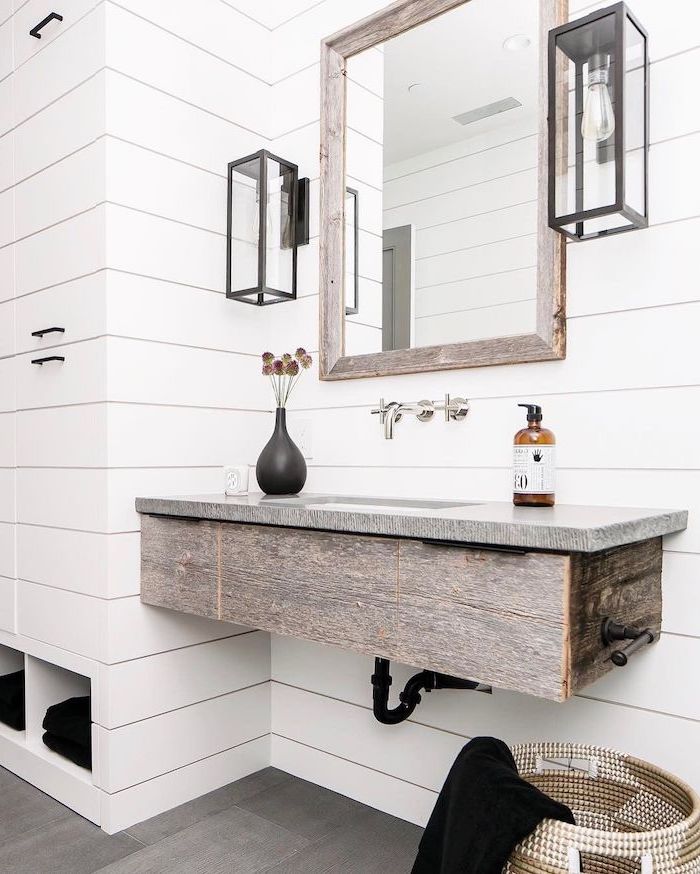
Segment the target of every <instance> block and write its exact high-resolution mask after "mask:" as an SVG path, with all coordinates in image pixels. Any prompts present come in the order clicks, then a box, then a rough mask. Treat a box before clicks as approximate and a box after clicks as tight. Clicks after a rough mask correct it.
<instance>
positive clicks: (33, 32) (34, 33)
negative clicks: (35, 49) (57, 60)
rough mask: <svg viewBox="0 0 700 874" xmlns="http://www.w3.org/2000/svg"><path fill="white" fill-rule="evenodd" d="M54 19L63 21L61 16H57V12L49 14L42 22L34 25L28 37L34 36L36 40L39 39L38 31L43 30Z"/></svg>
mask: <svg viewBox="0 0 700 874" xmlns="http://www.w3.org/2000/svg"><path fill="white" fill-rule="evenodd" d="M54 19H55V20H56V21H63V16H62V15H59V14H58V12H50V13H49V14H48V15H47V16H46V18H45V19H44V20H43V21H40V22H39V23H38V24H36V25H34V27H33V28H32V29H31V30H30V31H29V36H35V37H36V38H37V39H41V34H40V33H39V31H40V30H42V29H43V28H45V27H46V25H47V24H48V23H49V22H50V21H54Z"/></svg>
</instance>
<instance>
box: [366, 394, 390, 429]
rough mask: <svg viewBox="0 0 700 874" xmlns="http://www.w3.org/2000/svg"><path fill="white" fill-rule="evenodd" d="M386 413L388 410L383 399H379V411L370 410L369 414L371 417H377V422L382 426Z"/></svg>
mask: <svg viewBox="0 0 700 874" xmlns="http://www.w3.org/2000/svg"><path fill="white" fill-rule="evenodd" d="M387 412H388V408H387V407H386V406H385V405H384V398H380V399H379V409H378V410H370V413H371V414H372V415H373V416H379V421H380V423H381V424H382V425H383V424H384V420H385V419H386V414H387Z"/></svg>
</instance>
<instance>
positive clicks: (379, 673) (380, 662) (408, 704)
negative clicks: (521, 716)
mask: <svg viewBox="0 0 700 874" xmlns="http://www.w3.org/2000/svg"><path fill="white" fill-rule="evenodd" d="M390 669H391V662H390V661H389V659H381V658H376V659H375V660H374V673H373V674H372V687H373V690H374V691H373V693H372V701H373V712H374V716H375V719H377V720H378V721H379V722H383V723H384V725H398V723H399V722H403V721H404V720H405V719H408V717H409V716H410V715H411V714H412V713H413V711H414V710H415V709H416V707H417V706H418V705H419V704H420V702H421V695H420V692H421V689H425V691H426V692H432V691H433V689H468V690H475V691H478V692H487V693H488V694H491V687H490V686H484V685H483V684H482V683H477V682H476V681H474V680H462V679H461V678H459V677H450V676H448V675H447V674H439V673H437V672H436V671H421V672H420V673H419V674H414V676H412V677H411V679H410V680H409V681H408V682H407V683H406V686H405V687H404V690H403V692H401V693H400V694H399V702H400V703H399V704H398V705H397V706H396V707H393V708H391V707H389V687H390V686H391V682H392V680H391V674H390V673H389V671H390Z"/></svg>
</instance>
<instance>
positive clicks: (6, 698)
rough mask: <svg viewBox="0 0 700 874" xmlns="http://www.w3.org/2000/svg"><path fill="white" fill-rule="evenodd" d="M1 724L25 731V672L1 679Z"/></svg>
mask: <svg viewBox="0 0 700 874" xmlns="http://www.w3.org/2000/svg"><path fill="white" fill-rule="evenodd" d="M0 722H4V723H5V725H9V726H10V728H14V729H15V730H16V731H24V671H15V673H13V674H5V675H4V676H2V677H0Z"/></svg>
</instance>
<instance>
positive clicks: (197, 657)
mask: <svg viewBox="0 0 700 874" xmlns="http://www.w3.org/2000/svg"><path fill="white" fill-rule="evenodd" d="M269 679H270V641H269V638H268V636H267V635H266V634H264V633H263V632H260V631H256V632H253V633H250V634H241V635H237V636H235V637H228V638H224V639H222V640H215V641H211V642H208V643H201V644H197V645H195V646H190V647H187V648H186V649H176V650H173V651H171V652H164V653H159V654H158V655H153V656H149V657H147V658H143V659H137V660H135V661H128V662H122V663H121V664H118V665H115V666H113V667H112V668H111V669H110V671H109V693H108V695H105V696H103V698H102V700H101V701H100V715H99V722H100V725H102V726H104V727H105V728H110V729H111V728H118V727H119V726H121V725H127V724H128V723H132V722H137V721H138V720H140V719H148V718H150V717H153V716H157V715H158V714H159V713H165V712H167V711H169V710H175V709H176V708H179V707H188V706H189V705H191V704H196V703H197V702H199V701H204V700H206V699H208V698H215V697H217V696H219V695H226V694H228V693H229V692H233V691H236V690H238V689H243V688H246V687H248V686H254V685H257V684H258V683H262V682H265V681H267V680H269ZM103 688H106V684H103Z"/></svg>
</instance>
